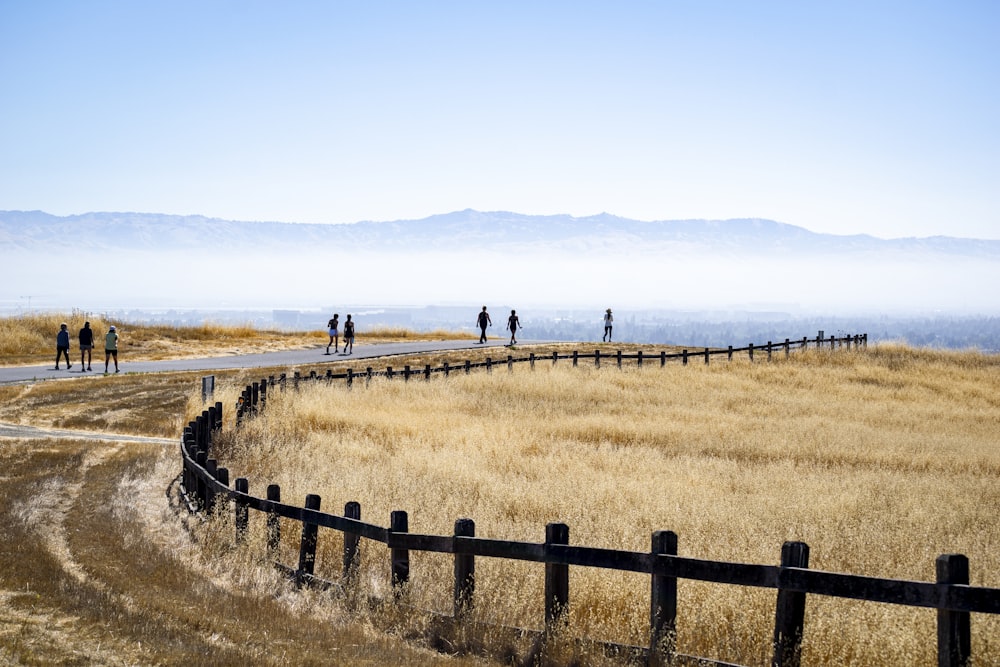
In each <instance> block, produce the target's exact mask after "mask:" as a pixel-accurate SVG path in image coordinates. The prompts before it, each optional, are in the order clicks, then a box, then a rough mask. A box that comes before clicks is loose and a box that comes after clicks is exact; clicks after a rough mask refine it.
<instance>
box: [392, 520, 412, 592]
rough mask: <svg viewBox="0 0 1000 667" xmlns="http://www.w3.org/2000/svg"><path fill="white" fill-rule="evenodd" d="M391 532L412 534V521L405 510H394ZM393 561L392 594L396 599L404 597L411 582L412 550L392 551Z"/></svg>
mask: <svg viewBox="0 0 1000 667" xmlns="http://www.w3.org/2000/svg"><path fill="white" fill-rule="evenodd" d="M389 530H390V532H393V533H408V532H410V520H409V517H408V515H407V514H406V512H404V511H403V510H393V511H392V513H391V514H390V515H389ZM389 551H390V554H389V556H390V559H391V561H392V566H391V567H392V592H393V594H394V595H395V596H396V597H399V596H400V595H402V593H403V591H404V589H405V586H406V584H407V583H408V582H409V581H410V550H409V549H390V550H389Z"/></svg>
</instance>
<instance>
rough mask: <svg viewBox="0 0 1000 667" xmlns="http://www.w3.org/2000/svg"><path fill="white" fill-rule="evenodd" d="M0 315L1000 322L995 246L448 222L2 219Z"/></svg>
mask: <svg viewBox="0 0 1000 667" xmlns="http://www.w3.org/2000/svg"><path fill="white" fill-rule="evenodd" d="M0 251H2V257H3V262H2V263H0V265H2V266H3V271H4V274H5V275H4V277H5V280H3V281H0V308H8V309H12V308H19V307H22V306H23V304H24V302H25V301H27V300H29V297H28V296H27V295H31V296H30V300H31V302H32V303H33V304H35V305H38V306H43V305H44V307H48V308H95V309H97V308H119V307H122V306H125V305H129V306H132V307H160V306H169V307H182V308H199V307H203V306H204V305H211V306H212V307H216V306H220V305H230V306H233V307H236V306H245V307H268V308H271V307H273V308H317V307H318V308H322V309H326V307H327V305H328V304H335V303H355V304H358V303H360V304H377V305H415V306H423V305H428V304H470V303H471V304H482V303H506V304H521V305H522V306H524V305H528V304H531V305H539V306H545V307H549V306H552V307H553V308H555V307H570V306H574V307H582V308H586V309H590V308H596V307H598V306H600V311H599V312H603V309H604V308H605V307H606V306H608V305H612V304H614V305H615V306H617V307H620V308H621V307H633V308H667V309H675V308H690V309H702V308H706V307H710V308H718V307H722V308H727V307H731V308H736V309H747V308H751V309H753V308H763V309H767V310H775V309H781V310H783V311H788V312H797V311H800V310H801V311H809V312H818V311H822V312H835V313H843V312H848V311H864V312H872V311H876V312H884V311H892V312H895V313H899V312H901V311H905V312H912V311H915V310H918V311H921V312H927V311H935V312H952V311H955V312H964V313H968V312H974V313H990V314H994V313H996V314H1000V299H997V297H996V296H995V291H994V288H993V286H994V285H997V284H1000V241H997V240H983V239H963V238H954V237H947V236H934V237H927V238H897V239H879V238H876V237H873V236H869V235H836V234H819V233H814V232H811V231H809V230H806V229H804V228H802V227H796V226H794V225H789V224H784V223H780V222H775V221H772V220H762V219H736V220H664V221H657V222H643V221H638V220H629V219H626V218H620V217H616V216H614V215H610V214H607V213H603V214H600V215H595V216H589V217H572V216H568V215H550V216H531V215H522V214H518V213H510V212H480V211H474V210H465V211H455V212H452V213H445V214H441V215H434V216H430V217H427V218H423V219H419V220H397V221H388V222H372V221H366V222H357V223H350V224H328V225H325V224H302V223H282V222H240V221H231V220H220V219H215V218H207V217H204V216H196V215H190V216H178V215H164V214H156V213H85V214H81V215H72V216H62V217H61V216H54V215H50V214H47V213H44V212H41V211H0Z"/></svg>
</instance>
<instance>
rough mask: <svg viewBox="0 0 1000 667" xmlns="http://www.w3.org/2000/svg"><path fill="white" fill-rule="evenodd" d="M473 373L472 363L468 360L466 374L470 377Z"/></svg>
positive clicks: (466, 361)
mask: <svg viewBox="0 0 1000 667" xmlns="http://www.w3.org/2000/svg"><path fill="white" fill-rule="evenodd" d="M471 372H472V362H471V361H469V360H468V359H466V360H465V374H466V375H468V374H469V373H471Z"/></svg>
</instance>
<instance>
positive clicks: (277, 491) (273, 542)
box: [267, 484, 281, 559]
mask: <svg viewBox="0 0 1000 667" xmlns="http://www.w3.org/2000/svg"><path fill="white" fill-rule="evenodd" d="M267 499H268V500H270V501H271V502H274V503H280V502H281V487H280V486H278V485H277V484H268V485H267ZM280 544H281V517H280V516H278V515H277V514H276V513H274V512H268V513H267V553H268V558H272V559H273V558H275V557H276V556H277V555H278V546H279V545H280Z"/></svg>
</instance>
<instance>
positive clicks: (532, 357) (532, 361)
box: [528, 352, 535, 370]
mask: <svg viewBox="0 0 1000 667" xmlns="http://www.w3.org/2000/svg"><path fill="white" fill-rule="evenodd" d="M528 367H529V368H530V369H531V370H535V353H534V352H532V353H530V354H529V355H528Z"/></svg>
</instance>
